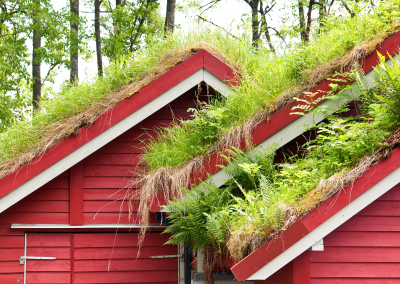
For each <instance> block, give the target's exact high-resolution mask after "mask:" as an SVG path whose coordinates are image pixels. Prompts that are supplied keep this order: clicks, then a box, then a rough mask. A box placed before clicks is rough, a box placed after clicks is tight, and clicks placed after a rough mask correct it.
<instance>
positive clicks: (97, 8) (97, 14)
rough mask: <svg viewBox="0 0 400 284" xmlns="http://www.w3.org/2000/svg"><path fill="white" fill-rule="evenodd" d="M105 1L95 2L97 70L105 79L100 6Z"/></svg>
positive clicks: (95, 0)
mask: <svg viewBox="0 0 400 284" xmlns="http://www.w3.org/2000/svg"><path fill="white" fill-rule="evenodd" d="M101 2H103V0H94V33H95V37H96V55H97V70H98V73H99V76H100V77H103V61H102V58H101V38H100V5H101Z"/></svg>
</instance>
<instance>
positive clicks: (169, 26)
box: [164, 0, 176, 36]
mask: <svg viewBox="0 0 400 284" xmlns="http://www.w3.org/2000/svg"><path fill="white" fill-rule="evenodd" d="M175 10H176V0H167V12H166V13H165V25H164V33H165V36H167V35H168V34H169V33H173V32H174V27H175Z"/></svg>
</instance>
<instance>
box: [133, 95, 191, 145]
mask: <svg viewBox="0 0 400 284" xmlns="http://www.w3.org/2000/svg"><path fill="white" fill-rule="evenodd" d="M184 95H185V94H183V95H182V96H184ZM182 96H180V97H179V98H177V99H175V101H180V100H181V98H182ZM163 109H164V110H165V109H168V110H170V109H171V107H170V106H166V107H164V108H162V109H161V110H163ZM173 121H174V120H173V119H161V118H160V117H157V113H154V114H152V115H150V116H149V117H147V118H146V119H145V120H142V121H141V122H140V123H139V124H137V125H135V126H133V127H132V128H131V130H132V131H143V130H146V131H148V130H157V129H158V127H159V126H168V125H170V124H171V123H172V122H173ZM139 145H140V144H139ZM141 146H143V145H140V147H141Z"/></svg>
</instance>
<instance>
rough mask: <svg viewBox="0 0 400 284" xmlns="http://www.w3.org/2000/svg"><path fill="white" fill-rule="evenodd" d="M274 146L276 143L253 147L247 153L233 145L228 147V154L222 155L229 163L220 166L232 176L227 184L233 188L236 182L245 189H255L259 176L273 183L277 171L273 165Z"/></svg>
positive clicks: (258, 182)
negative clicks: (270, 145) (263, 147)
mask: <svg viewBox="0 0 400 284" xmlns="http://www.w3.org/2000/svg"><path fill="white" fill-rule="evenodd" d="M276 148H277V144H274V145H272V147H269V148H267V149H265V150H258V149H253V150H252V151H251V152H250V153H249V154H246V153H244V152H243V151H242V150H240V149H238V148H235V147H232V148H231V149H228V150H227V152H228V154H229V156H227V155H222V157H224V159H225V160H227V161H228V163H229V165H228V166H220V167H221V168H222V169H224V171H225V172H226V173H227V174H228V175H229V176H230V177H232V179H231V180H229V181H228V183H227V186H228V187H229V188H232V189H234V188H236V187H237V184H236V183H239V184H240V185H241V186H242V187H244V188H246V190H257V188H258V187H259V186H260V180H259V179H260V178H261V176H263V177H264V178H266V179H267V180H268V181H269V182H270V183H272V184H273V183H274V182H275V180H274V178H275V175H276V173H277V167H276V166H275V165H274V158H275V150H276Z"/></svg>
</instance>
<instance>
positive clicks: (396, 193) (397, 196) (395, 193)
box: [377, 184, 400, 201]
mask: <svg viewBox="0 0 400 284" xmlns="http://www.w3.org/2000/svg"><path fill="white" fill-rule="evenodd" d="M377 200H382V201H384V200H386V201H400V185H399V184H398V185H396V186H394V187H393V188H392V189H391V190H389V191H388V192H386V193H385V194H384V195H382V196H381V197H379V198H378V199H377Z"/></svg>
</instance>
